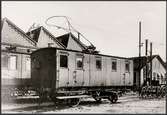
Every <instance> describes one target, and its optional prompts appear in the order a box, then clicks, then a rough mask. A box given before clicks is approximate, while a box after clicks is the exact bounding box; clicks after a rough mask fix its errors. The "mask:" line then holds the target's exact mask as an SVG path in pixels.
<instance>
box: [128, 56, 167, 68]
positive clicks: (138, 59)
mask: <svg viewBox="0 0 167 115" xmlns="http://www.w3.org/2000/svg"><path fill="white" fill-rule="evenodd" d="M154 58H157V59H158V60H159V61H160V63H161V64H162V65H163V67H164V68H165V63H164V61H163V60H162V58H161V57H160V56H159V55H152V57H150V56H148V57H146V56H141V57H131V58H130V59H132V60H133V63H134V64H133V65H134V70H139V69H142V68H143V67H144V66H146V61H147V63H150V62H151V61H152V60H153V59H154ZM139 62H140V64H139Z"/></svg>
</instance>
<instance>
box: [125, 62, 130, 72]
mask: <svg viewBox="0 0 167 115" xmlns="http://www.w3.org/2000/svg"><path fill="white" fill-rule="evenodd" d="M125 71H126V72H129V71H130V64H129V62H128V61H127V62H125Z"/></svg>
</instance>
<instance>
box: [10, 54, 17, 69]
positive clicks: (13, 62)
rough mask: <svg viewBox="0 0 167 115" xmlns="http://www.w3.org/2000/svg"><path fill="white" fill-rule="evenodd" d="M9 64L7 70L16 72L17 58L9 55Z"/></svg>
mask: <svg viewBox="0 0 167 115" xmlns="http://www.w3.org/2000/svg"><path fill="white" fill-rule="evenodd" d="M9 62H10V65H9V68H10V69H11V70H16V69H17V56H16V55H11V56H10V58H9Z"/></svg>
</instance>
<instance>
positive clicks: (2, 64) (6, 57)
mask: <svg viewBox="0 0 167 115" xmlns="http://www.w3.org/2000/svg"><path fill="white" fill-rule="evenodd" d="M1 59H2V61H1V62H2V63H1V66H2V67H4V68H8V56H7V55H4V54H2V55H1Z"/></svg>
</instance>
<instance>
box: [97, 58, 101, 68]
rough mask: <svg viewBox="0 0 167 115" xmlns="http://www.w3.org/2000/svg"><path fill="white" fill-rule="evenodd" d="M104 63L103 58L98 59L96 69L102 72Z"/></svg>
mask: <svg viewBox="0 0 167 115" xmlns="http://www.w3.org/2000/svg"><path fill="white" fill-rule="evenodd" d="M101 66H102V63H101V57H96V69H98V70H101V68H102V67H101Z"/></svg>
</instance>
